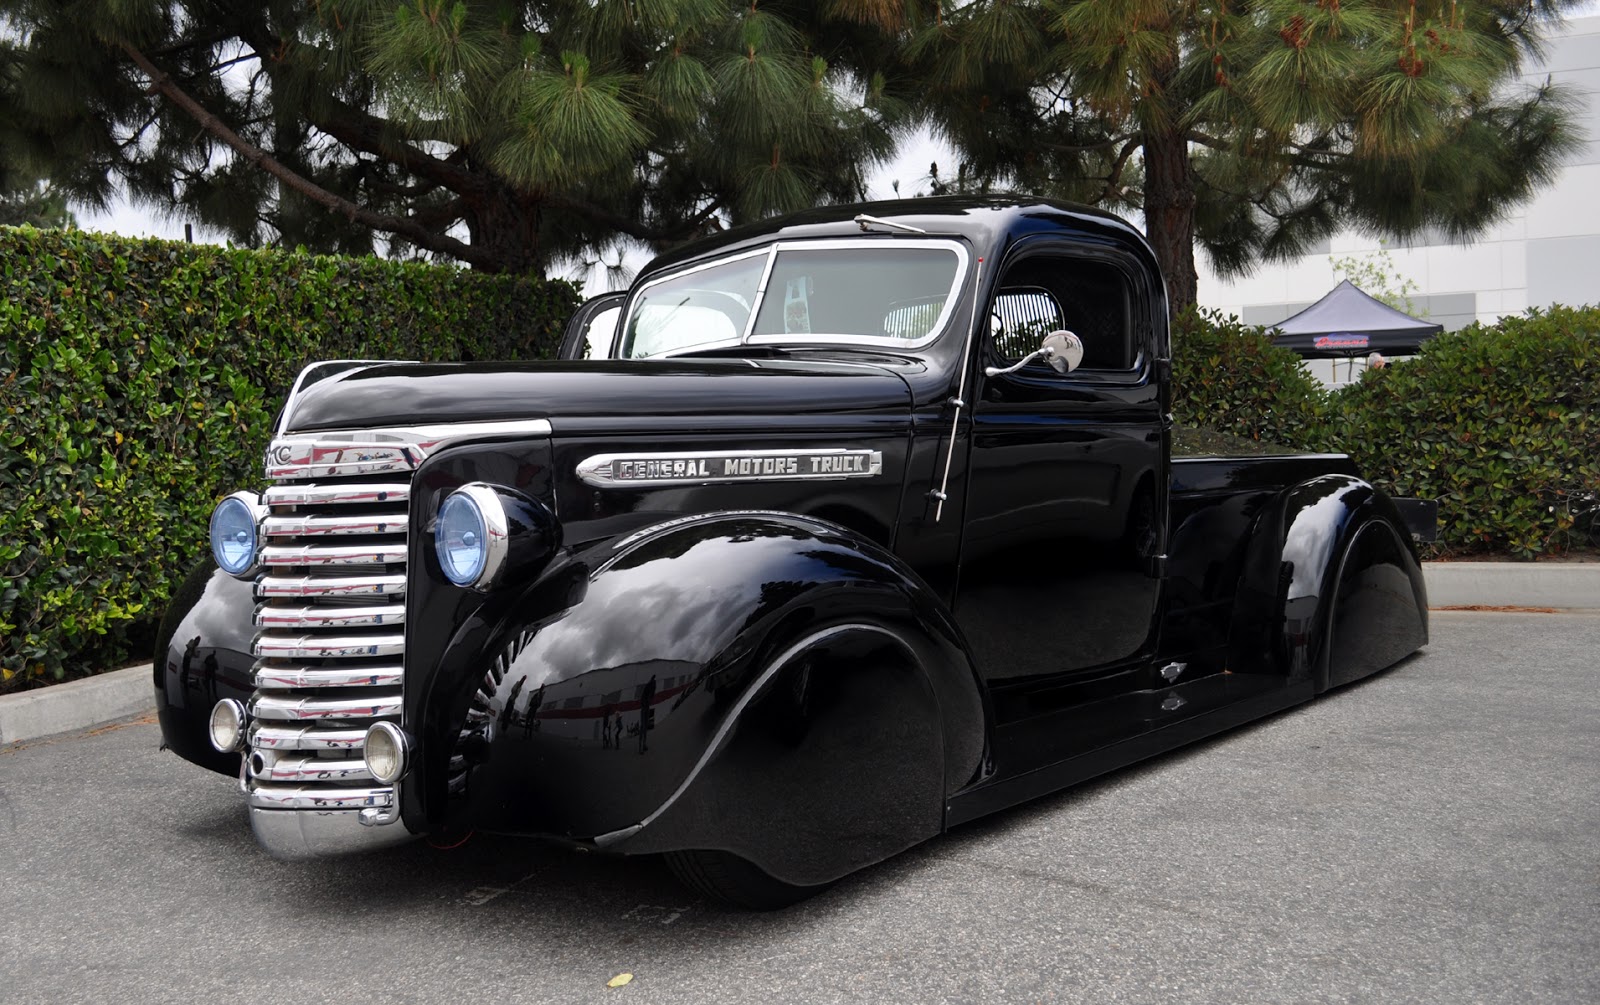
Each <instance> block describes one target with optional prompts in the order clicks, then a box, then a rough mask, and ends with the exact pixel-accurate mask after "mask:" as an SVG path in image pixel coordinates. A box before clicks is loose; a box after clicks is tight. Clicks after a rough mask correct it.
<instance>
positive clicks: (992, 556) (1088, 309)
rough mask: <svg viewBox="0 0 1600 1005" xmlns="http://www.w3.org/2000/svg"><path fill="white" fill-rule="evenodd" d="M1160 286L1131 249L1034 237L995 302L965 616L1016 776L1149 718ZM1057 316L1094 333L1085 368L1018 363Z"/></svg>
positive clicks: (965, 563) (979, 423) (1159, 489)
mask: <svg viewBox="0 0 1600 1005" xmlns="http://www.w3.org/2000/svg"><path fill="white" fill-rule="evenodd" d="M1152 282H1153V280H1152V277H1151V275H1150V273H1149V272H1148V271H1147V270H1145V269H1144V268H1143V267H1141V266H1140V265H1139V263H1138V262H1137V261H1136V260H1133V259H1132V258H1131V257H1127V258H1125V257H1123V256H1121V255H1117V254H1111V253H1107V252H1104V251H1099V252H1096V253H1092V254H1090V253H1083V252H1081V251H1079V250H1077V249H1075V248H1073V247H1070V246H1068V247H1063V246H1058V245H1056V244H1054V243H1050V242H1036V243H1034V244H1032V245H1027V246H1024V247H1022V248H1021V249H1020V250H1019V251H1018V252H1017V253H1015V254H1013V255H1012V256H1011V257H1010V258H1009V259H1008V261H1007V263H1006V265H1005V267H1004V269H1003V270H1002V272H1001V274H1000V279H999V282H998V284H997V286H996V288H995V292H994V294H993V295H992V297H991V299H990V301H989V308H990V310H989V324H988V331H987V332H986V333H985V334H984V335H983V336H982V337H981V340H980V344H981V345H982V350H981V351H980V352H978V353H975V355H976V356H977V357H978V358H977V360H976V368H977V369H976V373H974V374H973V375H972V376H973V379H974V380H975V381H976V388H977V393H976V394H975V395H974V396H973V397H974V401H973V419H972V425H971V441H970V448H969V455H968V456H969V462H968V464H969V467H968V478H967V501H966V519H965V525H964V528H963V534H962V544H961V564H960V570H959V574H958V582H957V588H956V601H955V615H956V620H957V621H958V622H959V623H960V625H961V627H962V630H963V631H964V632H965V634H966V637H967V640H968V642H969V644H970V645H971V646H972V649H973V652H974V656H975V657H976V659H977V662H978V667H979V670H980V672H981V673H982V674H983V676H984V677H985V678H986V680H987V682H988V684H989V686H990V689H991V696H992V699H993V709H994V715H995V719H996V726H997V730H998V732H997V736H996V754H997V757H998V758H1001V759H1002V763H1001V764H1000V767H1001V769H1002V771H1007V770H1008V769H1009V770H1026V769H1027V768H1028V767H1033V766H1037V765H1040V764H1045V763H1050V762H1052V761H1055V760H1059V759H1061V758H1063V757H1066V756H1071V755H1072V754H1075V753H1081V752H1084V751H1088V750H1092V749H1094V748H1095V747H1098V746H1103V745H1104V744H1106V743H1110V742H1113V741H1115V740H1117V739H1121V738H1123V737H1125V736H1127V735H1129V734H1131V733H1134V732H1139V731H1142V730H1143V729H1144V728H1145V726H1144V722H1145V715H1144V712H1143V707H1142V706H1143V702H1144V698H1143V696H1142V695H1141V694H1140V692H1141V691H1144V690H1146V689H1147V687H1148V673H1149V661H1150V659H1151V657H1152V656H1153V654H1154V651H1155V645H1156V638H1155V626H1156V624H1157V618H1156V609H1157V603H1158V599H1159V594H1160V572H1161V560H1160V556H1161V554H1162V551H1163V545H1164V542H1165V536H1166V532H1167V528H1166V509H1167V478H1166V477H1165V472H1166V470H1167V468H1166V464H1167V456H1168V455H1167V451H1168V446H1167V442H1168V429H1167V423H1166V421H1165V407H1164V401H1163V400H1162V393H1161V383H1160V373H1161V367H1162V366H1163V365H1164V361H1163V360H1161V357H1160V356H1159V355H1158V352H1164V349H1165V347H1164V340H1158V339H1157V338H1156V335H1155V333H1156V332H1157V331H1158V330H1159V331H1163V332H1164V331H1165V328H1164V325H1165V318H1164V317H1163V318H1161V319H1160V325H1161V326H1162V327H1160V328H1159V329H1158V327H1157V323H1156V321H1157V319H1155V318H1153V317H1151V316H1150V311H1151V305H1152V304H1154V305H1158V306H1159V304H1160V303H1161V300H1160V298H1159V294H1157V293H1156V292H1155V291H1156V290H1158V289H1159V287H1155V288H1154V289H1152V285H1151V284H1152ZM1059 329H1065V330H1067V331H1071V332H1073V333H1074V334H1076V335H1077V336H1078V337H1079V339H1080V340H1081V341H1082V343H1083V346H1084V356H1083V360H1082V363H1081V364H1080V365H1079V366H1078V367H1077V368H1076V369H1075V370H1073V371H1071V372H1068V373H1059V372H1057V371H1056V370H1055V369H1054V368H1053V367H1051V366H1050V365H1049V364H1048V363H1046V362H1045V361H1043V360H1036V361H1034V362H1031V363H1027V364H1024V365H1022V366H1021V367H1020V368H1016V369H1011V368H1012V367H1013V366H1014V365H1015V364H1017V363H1018V362H1019V361H1020V360H1022V359H1023V358H1024V357H1026V356H1027V354H1028V353H1030V352H1032V351H1033V350H1035V349H1037V348H1039V345H1040V342H1041V340H1042V338H1043V336H1044V335H1045V334H1047V333H1049V332H1051V331H1054V330H1059ZM1003 370H1010V372H999V371H1003ZM1005 761H1009V762H1010V763H1009V764H1007V763H1004V762H1005ZM1008 773H1009V772H1008Z"/></svg>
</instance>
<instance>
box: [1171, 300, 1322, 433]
mask: <svg viewBox="0 0 1600 1005" xmlns="http://www.w3.org/2000/svg"><path fill="white" fill-rule="evenodd" d="M1172 386H1173V400H1172V417H1173V421H1174V422H1176V423H1177V425H1178V426H1179V427H1180V428H1185V429H1211V430H1215V431H1219V432H1223V433H1229V434H1232V435H1233V436H1238V437H1242V438H1244V439H1246V440H1252V441H1266V442H1270V443H1274V444H1280V445H1282V446H1284V447H1291V448H1294V449H1296V450H1312V451H1320V450H1326V449H1328V442H1327V437H1328V432H1329V423H1328V416H1329V411H1330V403H1329V401H1328V395H1327V392H1326V391H1325V390H1324V389H1323V386H1322V384H1321V383H1319V382H1318V381H1317V379H1316V378H1315V377H1313V376H1311V374H1310V373H1309V372H1308V371H1307V370H1306V368H1305V365H1304V363H1302V362H1301V360H1300V357H1299V356H1297V355H1295V354H1294V353H1292V352H1290V351H1289V350H1287V349H1284V348H1281V347H1279V346H1275V345H1273V344H1272V339H1270V338H1268V337H1267V334H1266V332H1265V331H1263V330H1262V329H1260V328H1252V327H1249V326H1247V325H1244V324H1241V323H1240V322H1239V320H1238V319H1237V318H1234V317H1224V316H1223V315H1222V314H1221V313H1219V312H1217V311H1211V310H1199V311H1188V312H1186V313H1185V314H1183V315H1182V316H1181V317H1179V318H1178V322H1177V324H1176V325H1174V326H1173V329H1172Z"/></svg>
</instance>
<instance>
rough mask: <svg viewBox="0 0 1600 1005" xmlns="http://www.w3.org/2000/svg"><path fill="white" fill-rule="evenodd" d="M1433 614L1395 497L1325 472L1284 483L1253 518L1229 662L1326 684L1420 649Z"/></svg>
mask: <svg viewBox="0 0 1600 1005" xmlns="http://www.w3.org/2000/svg"><path fill="white" fill-rule="evenodd" d="M1341 606H1344V607H1345V608H1346V610H1345V611H1343V612H1341V611H1340V607H1341ZM1427 619H1428V615H1427V592H1426V589H1425V587H1424V586H1423V582H1422V567H1421V564H1420V563H1419V562H1418V561H1417V555H1416V549H1415V545H1414V544H1412V542H1411V540H1410V537H1409V535H1408V534H1407V533H1406V531H1405V524H1404V521H1403V520H1402V519H1401V517H1400V514H1399V513H1398V512H1397V511H1396V509H1395V506H1394V503H1393V502H1392V501H1391V500H1390V499H1389V498H1388V497H1387V496H1385V495H1384V494H1383V493H1381V492H1379V491H1378V490H1377V489H1375V488H1373V487H1372V486H1371V485H1369V484H1368V483H1367V482H1364V481H1362V480H1361V479H1359V478H1356V477H1354V476H1351V475H1345V474H1329V475H1322V476H1320V477H1317V478H1312V479H1309V480H1307V481H1304V482H1301V483H1300V484H1298V485H1295V486H1292V487H1291V488H1288V489H1286V490H1284V491H1283V492H1282V493H1281V494H1279V496H1278V497H1277V499H1276V500H1274V502H1273V503H1272V504H1270V505H1268V506H1267V507H1265V508H1264V510H1263V512H1262V514H1261V517H1260V518H1259V520H1258V521H1257V523H1256V526H1255V529H1254V531H1253V533H1252V536H1251V541H1250V546H1249V552H1248V555H1247V557H1246V559H1245V565H1244V571H1243V574H1242V576H1241V578H1240V583H1239V590H1238V593H1237V599H1236V602H1235V605H1234V615H1233V621H1232V625H1231V627H1230V632H1229V643H1228V647H1229V659H1228V665H1229V669H1231V670H1233V671H1234V672H1236V673H1261V674H1277V675H1285V676H1287V677H1288V678H1289V679H1290V680H1292V681H1303V680H1309V681H1311V682H1313V683H1314V684H1315V685H1316V687H1317V689H1318V690H1322V689H1325V688H1327V687H1329V686H1330V685H1332V684H1339V683H1346V682H1348V681H1350V680H1354V679H1356V678H1358V677H1361V676H1365V675H1366V674H1369V673H1372V672H1374V671H1376V670H1379V669H1382V668H1383V667H1385V666H1388V665H1390V664H1392V663H1394V662H1395V661H1396V660H1399V659H1401V658H1402V657H1404V656H1406V655H1408V654H1409V653H1411V652H1414V651H1415V650H1416V649H1417V648H1418V647H1420V646H1422V645H1423V644H1425V643H1426V642H1427ZM1336 633H1342V636H1343V637H1342V638H1341V639H1340V640H1339V641H1337V642H1336V643H1334V644H1333V645H1330V644H1329V640H1330V638H1331V637H1334V636H1335V634H1336Z"/></svg>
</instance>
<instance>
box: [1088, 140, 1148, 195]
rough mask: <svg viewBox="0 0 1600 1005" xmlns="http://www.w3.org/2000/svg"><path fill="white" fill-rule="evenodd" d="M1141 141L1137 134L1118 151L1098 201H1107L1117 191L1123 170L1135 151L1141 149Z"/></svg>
mask: <svg viewBox="0 0 1600 1005" xmlns="http://www.w3.org/2000/svg"><path fill="white" fill-rule="evenodd" d="M1139 143H1140V140H1139V137H1137V136H1135V137H1133V138H1132V139H1130V140H1128V142H1126V143H1124V144H1123V145H1122V149H1121V150H1118V151H1117V159H1116V160H1114V161H1112V162H1111V170H1110V171H1108V172H1107V173H1106V187H1105V188H1104V189H1103V190H1102V191H1101V192H1100V199H1099V200H1098V201H1100V202H1105V201H1106V200H1107V199H1109V198H1111V196H1112V195H1114V194H1115V193H1116V190H1117V182H1119V181H1121V180H1122V171H1123V169H1124V168H1126V167H1127V166H1128V158H1129V157H1132V156H1133V152H1134V151H1135V150H1137V149H1139Z"/></svg>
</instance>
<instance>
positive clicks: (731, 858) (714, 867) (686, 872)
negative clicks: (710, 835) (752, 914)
mask: <svg viewBox="0 0 1600 1005" xmlns="http://www.w3.org/2000/svg"><path fill="white" fill-rule="evenodd" d="M666 859H667V866H668V867H669V868H670V869H671V870H672V874H673V875H674V876H676V877H678V882H680V883H682V884H683V885H684V886H687V887H688V888H689V889H691V890H693V891H694V892H695V893H698V894H700V895H701V896H703V897H708V898H710V899H711V900H716V901H720V902H722V903H724V904H729V905H732V906H734V907H743V908H746V909H748V910H752V911H776V910H778V909H779V908H782V907H788V906H789V905H790V904H797V903H799V902H800V901H802V900H805V899H806V898H807V897H814V896H816V895H817V894H819V893H821V892H822V891H823V890H826V889H827V888H828V887H830V886H832V885H833V884H832V883H821V884H818V885H816V886H796V885H794V884H793V883H785V882H784V881H783V880H781V879H778V878H777V877H775V876H772V875H770V874H769V873H767V872H765V871H763V870H762V869H761V868H760V867H759V866H757V865H755V864H753V863H751V862H748V861H746V860H745V859H742V858H740V857H739V856H737V855H735V854H733V853H732V852H728V851H711V850H708V849H704V848H699V849H693V850H690V851H669V852H667V853H666Z"/></svg>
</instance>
